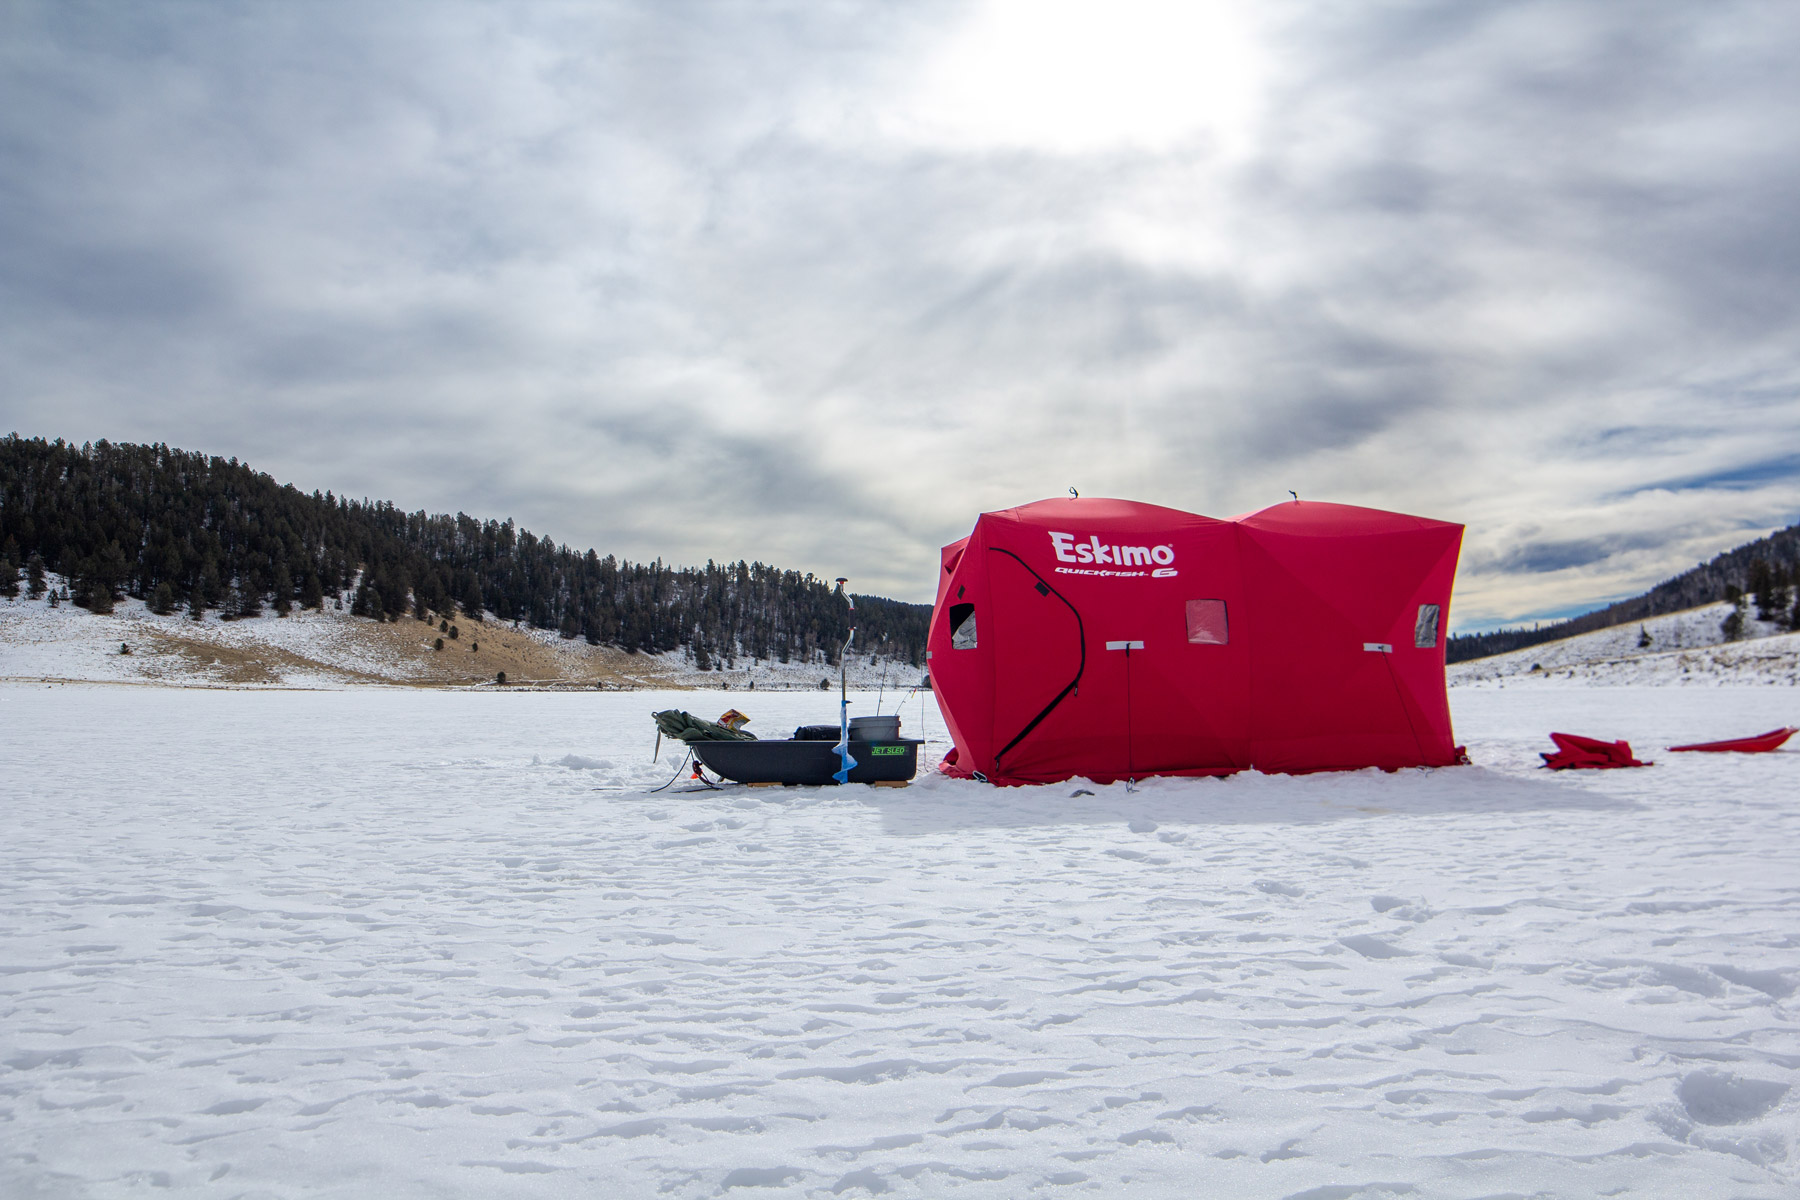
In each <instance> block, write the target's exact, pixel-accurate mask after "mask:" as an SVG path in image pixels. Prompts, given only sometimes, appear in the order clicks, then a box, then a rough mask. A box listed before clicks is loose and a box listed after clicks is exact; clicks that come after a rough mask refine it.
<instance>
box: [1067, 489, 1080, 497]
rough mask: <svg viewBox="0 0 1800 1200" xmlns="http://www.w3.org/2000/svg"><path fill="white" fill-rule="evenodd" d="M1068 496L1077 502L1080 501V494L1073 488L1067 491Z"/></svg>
mask: <svg viewBox="0 0 1800 1200" xmlns="http://www.w3.org/2000/svg"><path fill="white" fill-rule="evenodd" d="M1069 495H1071V496H1073V497H1075V498H1076V499H1077V500H1079V499H1081V493H1080V492H1078V491H1076V490H1075V489H1074V488H1070V489H1069Z"/></svg>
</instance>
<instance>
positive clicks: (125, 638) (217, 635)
mask: <svg viewBox="0 0 1800 1200" xmlns="http://www.w3.org/2000/svg"><path fill="white" fill-rule="evenodd" d="M64 582H65V581H63V580H61V579H58V578H55V577H52V583H53V585H54V586H53V587H52V589H51V590H52V591H53V592H54V591H55V590H56V589H57V588H58V587H61V586H63V585H64ZM457 634H458V636H457V637H454V638H451V637H449V636H448V631H440V629H439V627H438V625H437V624H436V623H427V622H423V621H419V620H417V619H416V618H412V617H403V618H402V619H401V620H399V621H398V622H394V623H387V622H382V621H375V620H370V619H368V618H366V617H355V616H351V615H350V614H349V613H347V612H343V611H339V610H335V609H333V608H331V607H330V606H329V605H328V606H327V607H326V609H325V610H324V611H322V612H320V611H303V610H297V611H295V612H293V613H291V614H290V615H288V616H286V617H278V616H276V615H274V614H273V613H268V614H266V615H264V616H261V617H251V618H243V619H238V620H233V621H224V620H221V619H220V617H219V615H218V614H217V613H215V612H208V613H207V614H206V615H205V617H204V618H203V619H202V620H199V621H195V620H192V619H190V618H189V617H188V616H187V615H186V614H185V613H180V612H177V613H171V614H168V615H166V616H158V615H157V614H155V613H153V612H151V611H150V610H149V608H148V607H147V606H146V605H145V604H144V602H143V601H141V600H132V599H125V600H121V601H119V602H118V605H117V608H116V610H115V611H114V612H112V613H108V614H95V613H90V612H87V611H86V610H85V609H80V608H76V607H74V606H73V605H70V604H66V603H64V604H60V605H58V606H56V607H52V606H51V605H50V603H49V601H48V597H46V598H44V599H39V600H31V599H27V598H24V597H20V598H19V599H16V600H4V599H0V680H30V681H64V682H94V683H154V684H162V685H173V686H195V687H302V688H320V687H323V688H333V687H344V686H350V685H355V684H399V685H405V686H414V687H419V686H424V687H493V686H495V683H494V680H495V677H496V675H497V673H499V672H501V671H504V672H506V677H507V686H509V687H519V686H555V687H598V688H618V689H635V688H644V687H656V688H727V687H729V688H746V687H749V686H750V685H751V684H752V683H753V682H754V684H755V686H756V687H757V688H760V689H763V690H769V689H775V690H813V689H817V688H818V687H819V681H820V680H821V679H829V680H830V681H831V682H833V683H835V682H836V680H837V669H836V668H835V667H830V666H827V665H826V664H825V663H824V662H822V661H813V662H799V661H796V662H789V663H781V662H773V661H754V660H751V659H748V658H738V659H737V660H736V661H735V664H734V669H731V670H720V671H700V670H697V669H696V668H695V666H694V663H693V660H692V659H691V658H689V657H686V656H685V655H683V654H682V653H680V652H672V653H668V654H627V653H625V652H624V651H622V650H619V649H617V648H616V647H612V646H590V645H588V644H587V643H586V642H585V641H583V640H581V639H579V638H577V639H566V638H562V637H558V636H557V634H556V633H555V632H553V631H550V630H542V629H532V628H530V627H527V626H521V625H515V624H513V623H511V622H504V621H499V620H496V619H494V618H493V617H492V615H491V614H490V615H489V618H488V619H487V620H485V621H482V622H480V623H476V622H471V621H466V620H465V621H460V622H458V628H457ZM439 638H443V639H444V648H443V649H442V650H439V649H438V648H437V641H438V639H439ZM124 647H129V651H130V652H129V653H124V652H122V648H124ZM923 674H924V672H923V671H920V670H918V669H916V668H913V667H911V666H909V665H908V664H906V663H903V662H902V663H895V662H890V661H886V660H877V659H871V658H869V657H868V656H866V655H857V654H852V655H851V656H850V679H851V682H852V683H855V684H860V685H864V686H870V687H873V686H877V685H878V684H881V683H883V682H885V683H886V685H887V686H888V687H890V688H892V687H897V686H900V687H905V686H911V685H912V684H914V683H917V682H918V680H919V678H920V677H921V676H922V675H923Z"/></svg>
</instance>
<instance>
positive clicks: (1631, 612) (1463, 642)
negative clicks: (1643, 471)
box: [1444, 525, 1800, 663]
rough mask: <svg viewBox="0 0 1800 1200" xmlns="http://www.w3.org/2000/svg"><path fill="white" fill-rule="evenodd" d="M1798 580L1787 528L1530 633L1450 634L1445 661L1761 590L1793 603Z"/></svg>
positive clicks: (1799, 558) (1799, 560)
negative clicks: (1778, 592) (1634, 593)
mask: <svg viewBox="0 0 1800 1200" xmlns="http://www.w3.org/2000/svg"><path fill="white" fill-rule="evenodd" d="M1759 563H1761V564H1763V571H1759V570H1758V565H1757V564H1759ZM1765 573H1766V574H1765ZM1797 576H1800V525H1790V526H1788V527H1787V528H1786V529H1778V530H1776V531H1775V532H1774V533H1771V534H1769V535H1768V536H1767V537H1761V538H1757V539H1756V540H1755V541H1753V542H1745V543H1744V544H1743V545H1741V546H1738V547H1736V548H1735V549H1732V550H1727V551H1725V552H1724V553H1723V554H1720V555H1717V556H1716V557H1714V558H1713V559H1712V561H1710V562H1704V563H1701V564H1699V565H1698V566H1696V567H1694V568H1692V569H1691V570H1687V571H1683V572H1682V573H1681V574H1679V575H1677V576H1675V577H1674V578H1673V579H1666V580H1664V581H1663V582H1661V583H1659V584H1657V585H1656V586H1655V587H1653V588H1651V589H1650V590H1649V591H1647V592H1645V593H1644V594H1643V595H1641V596H1633V597H1631V598H1630V599H1627V600H1620V601H1618V602H1616V603H1613V604H1609V605H1607V606H1606V607H1605V608H1599V609H1595V610H1594V611H1593V612H1589V613H1583V614H1581V615H1580V616H1577V617H1570V618H1569V619H1568V620H1566V621H1557V622H1555V623H1554V624H1550V625H1537V626H1533V627H1532V628H1530V629H1497V630H1495V631H1493V632H1492V633H1472V634H1463V635H1456V636H1452V637H1451V638H1450V639H1449V641H1448V642H1447V643H1446V644H1445V653H1444V657H1445V659H1446V661H1448V662H1453V663H1454V662H1466V661H1468V660H1470V659H1475V658H1487V657H1488V656H1490V655H1494V654H1505V653H1506V652H1507V651H1509V650H1521V649H1524V648H1525V647H1526V646H1536V645H1539V644H1541V643H1543V642H1554V641H1560V640H1561V639H1563V638H1568V637H1574V636H1576V635H1577V634H1583V633H1592V632H1593V631H1594V630H1597V629H1606V628H1608V627H1610V626H1613V625H1625V624H1629V623H1630V622H1632V621H1644V620H1647V619H1649V618H1651V617H1660V616H1663V615H1665V614H1667V613H1674V612H1680V611H1682V610H1684V609H1690V608H1697V607H1699V606H1700V605H1702V604H1712V603H1714V602H1716V601H1720V600H1729V599H1732V598H1733V596H1734V595H1741V594H1746V593H1750V592H1753V591H1757V592H1760V591H1761V589H1762V588H1764V587H1775V588H1781V589H1787V593H1788V594H1787V596H1786V602H1787V604H1789V605H1791V604H1792V603H1793V599H1794V598H1793V595H1792V585H1793V584H1794V582H1795V580H1796V577H1797Z"/></svg>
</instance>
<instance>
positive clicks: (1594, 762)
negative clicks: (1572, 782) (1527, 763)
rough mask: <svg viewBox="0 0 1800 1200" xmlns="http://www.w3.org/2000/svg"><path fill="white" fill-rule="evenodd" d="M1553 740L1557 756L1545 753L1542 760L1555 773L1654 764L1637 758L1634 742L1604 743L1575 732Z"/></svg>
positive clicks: (1557, 736) (1560, 734)
mask: <svg viewBox="0 0 1800 1200" xmlns="http://www.w3.org/2000/svg"><path fill="white" fill-rule="evenodd" d="M1550 740H1551V741H1553V742H1555V743H1556V753H1554V754H1544V755H1542V758H1543V760H1544V765H1545V766H1546V767H1549V768H1550V769H1551V770H1552V771H1569V770H1575V771H1605V770H1610V769H1612V768H1614V767H1647V766H1650V765H1651V764H1649V763H1647V762H1640V761H1638V760H1637V759H1635V758H1633V757H1632V756H1631V743H1630V742H1627V741H1623V740H1620V741H1617V742H1603V741H1601V740H1600V739H1599V738H1591V737H1582V736H1581V735H1580V734H1575V733H1553V734H1551V735H1550Z"/></svg>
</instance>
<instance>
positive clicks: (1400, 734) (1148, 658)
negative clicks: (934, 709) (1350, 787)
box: [927, 499, 1463, 783]
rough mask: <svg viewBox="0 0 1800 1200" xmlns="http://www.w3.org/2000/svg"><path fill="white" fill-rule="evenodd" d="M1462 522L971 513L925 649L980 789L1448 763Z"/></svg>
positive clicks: (1083, 505)
mask: <svg viewBox="0 0 1800 1200" xmlns="http://www.w3.org/2000/svg"><path fill="white" fill-rule="evenodd" d="M1462 530H1463V527H1462V526H1461V525H1453V524H1450V523H1448V522H1445V521H1432V520H1427V519H1425V518H1422V517H1410V516H1405V515H1402V514H1400V513H1390V512H1381V511H1378V510H1376V509H1369V508H1353V507H1351V506H1349V505H1344V504H1322V503H1317V502H1314V501H1294V502H1291V503H1287V504H1279V505H1276V506H1275V507H1273V508H1267V509H1264V510H1263V511H1261V512H1259V513H1252V514H1249V515H1247V516H1241V517H1236V518H1233V519H1231V520H1228V521H1220V520H1215V519H1213V518H1211V517H1202V516H1197V515H1195V514H1193V513H1185V512H1178V511H1176V510H1175V509H1171V508H1161V507H1158V506H1157V505H1153V504H1139V503H1136V502H1134V501H1130V500H1100V499H1058V500H1041V501H1039V502H1037V503H1035V504H1027V505H1024V506H1022V507H1019V508H1010V509H1007V510H1005V511H1004V512H993V513H983V514H982V515H981V516H980V517H979V518H978V519H977V520H976V522H975V529H974V531H973V532H972V533H970V534H969V536H968V537H966V538H964V539H963V540H961V541H959V542H956V543H954V544H952V545H949V546H946V547H944V551H943V560H942V564H943V565H942V569H941V570H940V571H939V573H938V591H937V604H936V606H935V608H934V609H933V611H932V615H931V633H930V637H929V640H928V641H927V647H928V652H929V654H928V656H929V658H930V670H931V680H932V687H933V690H934V691H935V693H936V695H937V700H938V706H939V708H940V709H941V710H942V711H943V714H944V719H945V721H946V722H947V723H948V724H949V726H950V733H951V736H952V737H953V738H954V739H955V742H956V749H955V751H954V752H953V754H952V755H951V756H950V757H949V758H947V759H946V764H945V769H946V770H947V771H949V772H950V773H952V774H958V775H967V776H976V777H979V778H984V779H988V780H991V781H993V782H995V783H1043V782H1050V781H1054V780H1060V779H1068V778H1070V777H1072V776H1076V775H1081V776H1086V777H1088V778H1090V779H1095V780H1099V781H1102V782H1110V781H1112V780H1115V779H1124V778H1141V777H1143V776H1146V775H1223V774H1228V773H1230V772H1232V771H1241V770H1244V769H1245V768H1249V767H1255V768H1257V769H1259V770H1263V771H1281V772H1303V771H1329V770H1347V769H1354V768H1358V767H1383V768H1396V767H1415V766H1447V765H1449V764H1451V763H1455V762H1457V761H1458V760H1459V757H1460V752H1459V750H1458V748H1457V746H1456V745H1455V742H1454V737H1453V735H1452V733H1451V729H1450V705H1449V700H1448V697H1447V696H1446V695H1445V692H1444V635H1445V626H1446V624H1447V618H1448V616H1449V610H1450V587H1451V584H1452V582H1453V581H1454V579H1455V576H1456V559H1457V554H1458V552H1459V550H1460V549H1461V545H1462Z"/></svg>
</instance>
